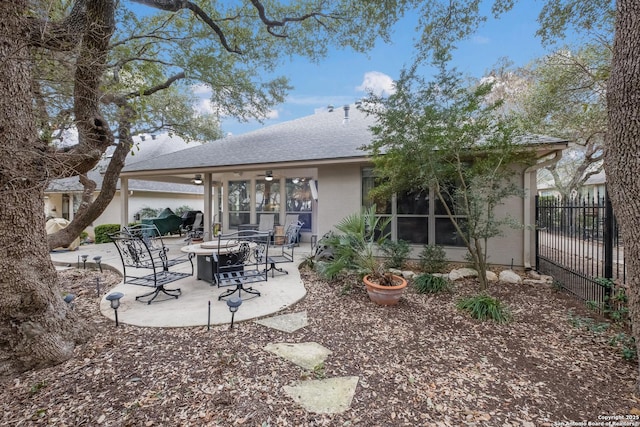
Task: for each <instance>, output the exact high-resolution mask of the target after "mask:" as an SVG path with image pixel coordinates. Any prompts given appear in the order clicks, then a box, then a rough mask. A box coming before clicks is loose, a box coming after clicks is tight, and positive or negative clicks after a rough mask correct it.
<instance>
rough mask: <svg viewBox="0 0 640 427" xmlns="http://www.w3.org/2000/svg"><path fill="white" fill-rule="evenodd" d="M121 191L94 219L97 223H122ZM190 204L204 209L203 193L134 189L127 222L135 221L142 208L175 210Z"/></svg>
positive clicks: (194, 207)
mask: <svg viewBox="0 0 640 427" xmlns="http://www.w3.org/2000/svg"><path fill="white" fill-rule="evenodd" d="M120 200H121V199H120V191H117V192H116V194H115V196H114V197H113V200H112V201H111V203H109V206H108V207H107V209H105V211H104V212H103V213H102V215H100V216H99V217H98V218H96V220H95V221H94V223H93V224H94V226H95V225H101V224H120V203H121V202H120ZM185 205H187V206H189V207H190V208H191V209H192V210H203V209H204V198H203V196H202V195H201V194H177V193H161V192H149V191H138V190H134V191H133V194H132V195H130V196H129V218H127V222H128V223H131V222H134V218H133V216H134V215H135V214H136V213H137V212H138V211H139V210H140V209H142V208H145V207H150V208H154V209H160V210H162V209H164V208H170V209H171V210H172V211H175V210H176V209H177V208H179V207H180V206H185Z"/></svg>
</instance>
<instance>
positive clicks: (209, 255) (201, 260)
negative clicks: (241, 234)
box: [180, 240, 255, 285]
mask: <svg viewBox="0 0 640 427" xmlns="http://www.w3.org/2000/svg"><path fill="white" fill-rule="evenodd" d="M254 245H255V243H254ZM239 249H240V244H239V243H238V241H237V240H221V241H220V253H218V255H225V254H231V253H235V252H238V250H239ZM180 251H181V252H184V253H188V254H195V255H196V278H197V279H198V280H206V281H207V282H209V283H211V284H212V285H215V280H214V276H213V272H214V271H215V269H216V265H215V263H214V261H213V254H214V253H217V252H218V241H217V240H212V241H208V242H202V243H194V244H191V245H187V246H183V247H181V248H180Z"/></svg>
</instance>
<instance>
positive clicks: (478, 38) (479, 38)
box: [472, 36, 491, 44]
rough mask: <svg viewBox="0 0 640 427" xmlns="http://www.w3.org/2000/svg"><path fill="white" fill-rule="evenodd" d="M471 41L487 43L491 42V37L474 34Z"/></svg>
mask: <svg viewBox="0 0 640 427" xmlns="http://www.w3.org/2000/svg"><path fill="white" fill-rule="evenodd" d="M472 41H473V43H474V44H488V43H490V42H491V39H490V38H489V37H485V36H474V37H473V40H472Z"/></svg>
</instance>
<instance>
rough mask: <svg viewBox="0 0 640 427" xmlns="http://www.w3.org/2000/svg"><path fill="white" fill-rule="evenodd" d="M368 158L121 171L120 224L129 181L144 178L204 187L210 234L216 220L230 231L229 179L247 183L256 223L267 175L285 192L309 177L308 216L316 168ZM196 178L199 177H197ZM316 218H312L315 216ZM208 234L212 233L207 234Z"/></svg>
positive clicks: (311, 231) (127, 216)
mask: <svg viewBox="0 0 640 427" xmlns="http://www.w3.org/2000/svg"><path fill="white" fill-rule="evenodd" d="M367 162H368V160H367V159H366V158H364V157H361V158H350V159H328V160H314V161H296V162H271V163H257V164H234V165H223V166H219V165H216V166H209V167H203V166H197V167H195V166H194V167H185V168H171V167H167V168H161V169H148V170H137V171H126V170H125V171H123V172H122V173H121V175H120V180H121V182H120V188H121V192H120V197H121V203H120V206H121V212H120V223H121V225H126V224H127V223H128V222H129V221H130V218H131V215H130V212H129V194H130V192H129V188H128V181H129V180H132V179H134V180H143V181H155V182H164V183H167V184H191V185H199V186H202V188H203V199H204V219H203V220H204V230H205V233H212V231H213V227H214V225H215V224H216V223H221V224H222V230H223V231H225V232H228V231H230V222H229V217H228V215H229V211H228V209H227V206H228V196H229V194H228V193H227V192H225V190H223V188H228V183H229V182H230V181H246V182H248V183H250V188H251V189H252V191H250V197H251V200H250V202H249V206H250V218H251V220H250V222H257V215H258V212H257V208H256V205H257V203H256V197H257V195H256V191H255V189H256V184H258V183H264V182H265V181H266V176H267V174H268V173H269V174H270V176H271V177H272V179H271V180H269V182H276V183H280V187H279V188H280V189H281V191H282V192H284V191H285V189H286V185H287V181H288V180H289V182H297V181H305V180H311V181H312V182H311V183H310V184H309V187H310V189H311V193H312V200H311V204H312V209H311V215H313V216H314V217H315V215H317V211H318V210H317V203H318V187H317V185H318V184H317V182H318V168H319V167H322V165H336V164H340V163H343V164H354V163H367ZM196 178H197V179H198V180H196ZM280 197H282V198H283V199H284V197H285V195H284V194H281V195H280ZM275 213H279V214H280V218H281V220H282V219H283V218H284V217H285V213H286V205H285V203H280V204H279V206H278V209H277V211H275ZM314 219H315V218H314ZM311 222H312V224H313V225H312V228H311V229H306V230H303V233H302V234H303V237H305V240H306V239H309V238H310V235H312V234H316V233H317V230H316V228H315V220H314V221H311ZM208 235H209V236H211V234H208Z"/></svg>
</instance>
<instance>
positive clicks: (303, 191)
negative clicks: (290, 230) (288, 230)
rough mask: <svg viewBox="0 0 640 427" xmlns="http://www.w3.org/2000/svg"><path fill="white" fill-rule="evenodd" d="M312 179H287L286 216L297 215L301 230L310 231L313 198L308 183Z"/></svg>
mask: <svg viewBox="0 0 640 427" xmlns="http://www.w3.org/2000/svg"><path fill="white" fill-rule="evenodd" d="M311 179H312V178H309V177H304V178H287V181H286V186H287V206H286V213H287V215H292V214H293V215H298V221H302V222H303V223H304V224H303V226H302V230H305V231H311V221H312V216H313V215H312V212H313V196H312V194H311V187H310V185H309V182H310V181H311Z"/></svg>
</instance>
